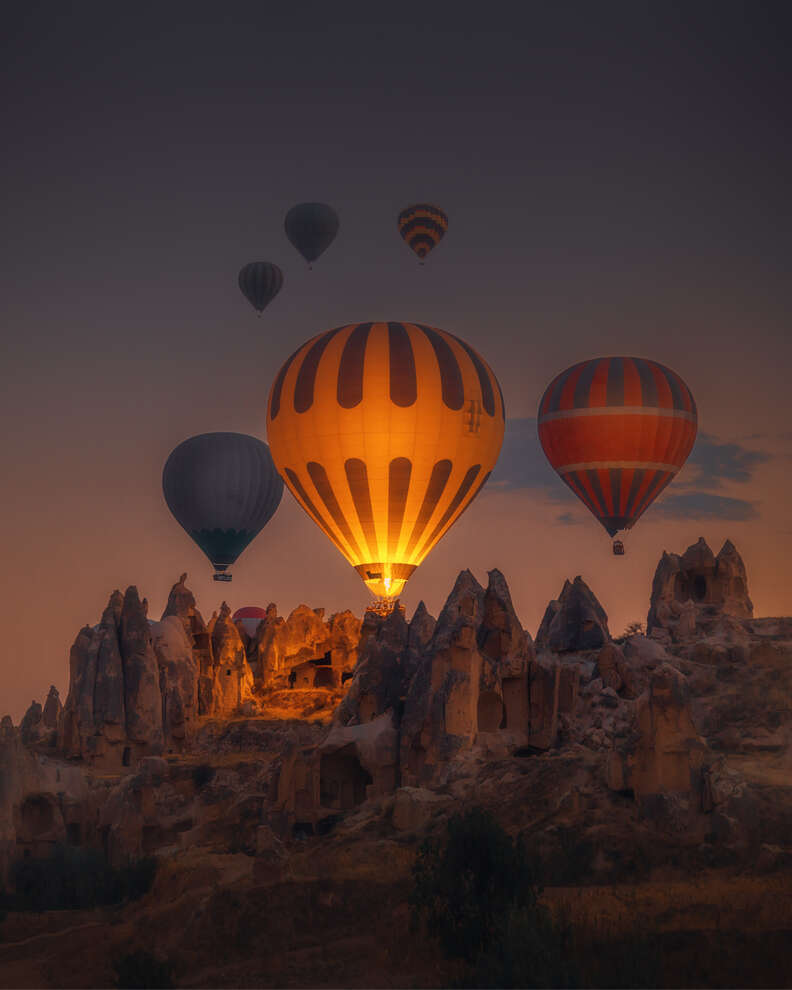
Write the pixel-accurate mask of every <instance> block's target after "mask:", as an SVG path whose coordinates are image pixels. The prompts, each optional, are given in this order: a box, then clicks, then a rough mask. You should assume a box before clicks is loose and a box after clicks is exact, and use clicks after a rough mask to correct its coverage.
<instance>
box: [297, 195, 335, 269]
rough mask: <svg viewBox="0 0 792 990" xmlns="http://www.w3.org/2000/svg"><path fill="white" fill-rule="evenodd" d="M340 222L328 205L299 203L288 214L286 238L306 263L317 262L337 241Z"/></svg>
mask: <svg viewBox="0 0 792 990" xmlns="http://www.w3.org/2000/svg"><path fill="white" fill-rule="evenodd" d="M339 226H340V220H339V219H338V214H337V213H336V211H335V210H334V209H333V207H332V206H328V205H327V203H298V204H297V205H296V206H293V207H292V208H291V209H290V210H289V212H288V213H287V214H286V220H285V221H284V227H285V229H286V236H287V237H288V238H289V240H290V241H291V242H292V244H293V245H294V246H295V247H296V248H297V250H298V251H299V252H300V254H301V255H302V256H303V258H305V260H306V261H308V262H311V261H316V259H317V258H318V257H319V255H321V254H324V252H325V251H326V250H327V248H329V247H330V245H331V244H332V243H333V241H334V240H335V236H336V234H337V233H338V228H339Z"/></svg>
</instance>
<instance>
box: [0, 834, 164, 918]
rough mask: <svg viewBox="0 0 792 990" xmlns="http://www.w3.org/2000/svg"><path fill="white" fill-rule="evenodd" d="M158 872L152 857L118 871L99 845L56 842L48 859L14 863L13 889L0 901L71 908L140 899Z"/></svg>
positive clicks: (20, 907)
mask: <svg viewBox="0 0 792 990" xmlns="http://www.w3.org/2000/svg"><path fill="white" fill-rule="evenodd" d="M156 872H157V861H156V859H154V858H152V857H148V858H146V859H141V860H138V861H137V862H134V863H130V864H129V865H127V866H123V867H121V868H119V869H114V868H113V867H111V866H110V865H109V864H108V862H107V861H106V860H105V858H104V856H102V854H101V853H99V852H97V851H96V850H94V849H76V848H74V847H73V846H56V847H55V849H54V850H53V852H52V855H51V856H49V857H47V858H46V859H20V860H17V861H16V862H15V863H14V864H12V866H11V874H10V876H11V884H12V887H13V893H7V894H6V895H5V900H4V904H2V905H0V906H3V907H6V908H8V909H10V910H14V911H68V910H74V909H80V908H83V909H84V908H93V907H99V906H103V905H107V904H118V903H120V902H121V901H127V900H136V899H137V898H139V897H142V896H143V894H145V893H146V892H147V891H148V890H149V889H150V888H151V884H152V883H153V881H154V876H155V874H156Z"/></svg>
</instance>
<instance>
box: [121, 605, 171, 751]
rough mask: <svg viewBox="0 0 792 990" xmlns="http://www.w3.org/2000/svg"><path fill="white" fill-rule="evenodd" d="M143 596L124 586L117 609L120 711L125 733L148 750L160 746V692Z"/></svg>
mask: <svg viewBox="0 0 792 990" xmlns="http://www.w3.org/2000/svg"><path fill="white" fill-rule="evenodd" d="M144 602H145V600H144V601H143V602H141V600H140V598H139V596H138V592H137V588H136V587H135V586H134V585H132V586H130V587H129V588H127V590H126V594H125V595H124V602H123V606H122V609H121V635H120V646H121V653H122V657H123V667H124V711H125V714H126V730H127V737H128V738H129V739H131V740H132V741H133V742H136V743H139V744H140V745H142V746H146V747H147V748H148V749H149V750H150V751H152V752H157V751H158V750H161V749H162V743H163V737H162V696H161V695H160V690H159V669H158V666H157V658H156V655H155V653H154V646H153V644H152V640H151V629H150V627H149V623H148V619H147V617H146V611H147V608H146V605H145V604H144Z"/></svg>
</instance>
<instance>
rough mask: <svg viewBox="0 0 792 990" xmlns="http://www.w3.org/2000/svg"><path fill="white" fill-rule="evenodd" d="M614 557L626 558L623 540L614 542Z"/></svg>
mask: <svg viewBox="0 0 792 990" xmlns="http://www.w3.org/2000/svg"><path fill="white" fill-rule="evenodd" d="M613 556H614V557H623V556H624V544H623V543H622V541H621V540H614V541H613Z"/></svg>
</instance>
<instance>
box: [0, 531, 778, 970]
mask: <svg viewBox="0 0 792 990" xmlns="http://www.w3.org/2000/svg"><path fill="white" fill-rule="evenodd" d="M685 596H687V597H685ZM691 596H692V597H691ZM353 643H354V648H353V645H352V644H353ZM334 651H335V652H334ZM353 657H354V659H353ZM328 668H329V671H328ZM323 669H324V670H325V671H328V673H327V674H325V677H326V678H327V680H326V682H325V686H322V685H318V686H317V683H316V676H317V672H318V671H320V670H323ZM291 670H295V672H296V673H297V674H299V676H305V677H306V678H307V677H308V676H309V675H310V674H311V673H312V671H313V678H314V679H313V682H312V683H308V682H307V681H306V682H304V683H302V684H301V683H300V682H299V681H298V682H297V683H295V684H294V686H293V687H289V686H288V683H289V682H288V673H289V672H290V671H291ZM119 671H120V675H119V673H118V672H119ZM127 671H129V673H127ZM301 671H305V672H306V673H305V674H304V675H303V674H302V673H300V672H301ZM350 674H351V675H352V676H351V677H350V676H348V675H350ZM344 675H347V676H344ZM224 678H225V679H226V680H223V679H224ZM295 681H297V678H296V677H295ZM90 684H93V694H92V695H91V692H90V689H89V685H90ZM155 692H156V693H155ZM284 698H285V699H286V700H285V701H284ZM89 701H90V704H89ZM298 701H299V703H298ZM286 702H288V705H287V707H286V708H285V709H282V706H283V705H285V704H286ZM58 705H59V702H58V699H57V692H55V694H54V695H53V692H52V691H51V692H50V696H49V698H48V700H47V704H46V705H45V706H44V707H43V708H42V707H41V706H38V705H34V706H31V710H30V711H29V712H28V714H27V715H26V716H25V720H23V726H22V727H20V729H16V728H14V727H13V725H11V723H10V720H8V719H6V720H4V721H3V725H2V728H1V729H0V767H2V768H3V773H2V774H0V864H2V867H3V869H5V868H7V864H8V863H9V862H10V861H11V859H12V858H14V857H15V856H18V855H20V854H21V853H23V852H25V851H27V852H29V853H31V854H33V855H41V854H43V853H44V852H46V850H47V849H48V848H51V847H52V845H53V844H54V843H55V842H73V843H75V842H79V843H80V844H85V845H98V846H100V847H101V848H104V849H105V850H106V851H107V853H108V855H109V856H110V857H111V858H112V859H113V860H114V861H116V862H123V861H125V859H126V858H128V857H130V856H132V857H135V856H140V855H144V854H148V853H156V854H157V855H158V856H160V857H162V858H163V860H164V861H165V862H167V863H169V864H171V865H170V869H171V870H176V871H178V870H179V869H180V867H179V864H183V865H184V868H186V866H187V864H188V863H192V862H193V860H192V859H191V857H192V856H193V855H194V854H195V853H197V852H198V851H202V855H204V856H209V855H214V856H220V855H228V854H229V851H232V852H233V853H234V854H235V855H237V856H242V857H243V860H245V861H246V862H247V864H248V865H247V866H246V867H245V868H244V869H243V870H242V873H243V876H242V878H241V879H240V878H237V879H236V880H234V881H233V882H234V884H237V887H235V888H234V889H240V890H245V891H247V890H251V891H252V890H254V889H256V885H262V884H263V885H265V886H266V887H267V889H270V890H271V889H272V885H273V884H275V885H279V884H280V885H288V884H292V885H293V884H294V883H295V882H297V881H296V879H295V878H296V877H298V876H303V875H305V876H307V875H308V874H307V873H305V871H306V870H308V872H309V873H310V872H311V871H312V870H314V869H319V867H318V866H308V865H307V864H308V860H305V859H304V857H303V853H302V850H303V848H305V850H306V854H307V849H308V847H304V843H305V842H306V841H308V843H309V846H311V848H315V850H316V855H319V850H322V852H321V855H322V856H323V857H329V860H328V861H329V862H332V863H334V864H335V865H334V866H333V867H332V869H336V870H337V873H336V874H333V873H332V869H331V868H330V867H326V868H325V869H323V870H321V871H320V873H321V875H322V876H323V877H324V880H323V881H322V882H323V883H324V884H325V885H326V884H327V883H333V882H335V881H336V880H338V878H339V877H341V876H345V875H346V874H345V872H344V871H345V870H346V867H344V866H341V865H340V864H341V862H342V860H343V857H344V856H346V855H351V856H353V857H354V858H355V859H359V860H360V862H361V863H362V862H363V861H364V860H365V861H366V862H368V860H366V857H367V855H368V853H367V852H366V850H367V849H368V848H369V846H370V847H371V852H372V855H373V856H374V858H375V859H376V858H377V856H386V857H390V858H391V859H392V862H393V863H403V864H405V865H404V868H405V869H406V868H407V866H408V863H409V857H408V858H407V859H404V857H403V855H402V853H403V852H404V851H405V850H407V849H410V848H412V849H414V844H415V842H416V841H417V838H418V837H419V836H420V835H422V834H424V833H425V832H426V831H427V830H432V829H436V828H438V827H440V826H441V825H442V823H443V822H444V821H445V819H446V818H447V816H448V815H449V814H450V813H452V812H453V811H454V810H457V809H459V808H461V807H464V806H466V805H469V804H471V803H480V804H483V805H484V806H485V807H489V808H491V809H493V811H495V813H496V814H497V816H498V817H499V818H500V820H501V821H502V822H503V824H504V825H505V826H506V827H508V828H509V829H510V830H512V831H521V832H523V833H524V834H525V835H526V837H527V838H529V840H530V841H531V843H532V847H533V848H534V849H535V850H536V852H537V855H538V856H540V858H541V860H542V862H543V863H544V864H545V866H546V869H547V876H546V877H545V883H546V884H550V885H551V886H552V884H553V883H558V882H561V883H584V884H591V883H598V884H600V885H602V884H616V883H624V882H625V880H629V881H630V882H632V883H635V882H638V881H639V880H640V879H641V878H647V879H648V878H651V877H659V876H669V875H670V874H669V872H668V871H669V869H673V870H677V871H680V873H679V875H680V876H685V877H687V876H691V877H699V878H700V877H702V876H704V873H705V872H706V871H712V870H721V871H723V870H726V871H734V870H744V869H748V870H750V871H763V872H764V874H765V875H766V874H767V872H768V871H770V872H772V871H777V870H779V869H781V870H783V869H785V868H786V867H785V865H784V864H792V846H791V845H790V842H789V835H790V834H792V832H791V831H790V830H791V829H792V619H755V618H753V616H752V606H751V603H750V599H749V598H748V590H747V580H746V575H745V568H744V565H743V563H742V560H741V559H740V557H739V554H738V553H737V551H736V550H735V548H734V547H733V545H732V544H731V543H728V542H727V544H726V545H725V546H724V548H723V549H722V550H721V552H720V553H719V554H718V555H717V557H716V556H714V555H713V554H712V552H711V551H710V550H709V548H708V547H707V546H706V544H705V543H704V542H703V541H699V543H698V544H695V545H694V546H693V547H691V548H689V550H688V551H687V552H686V553H685V554H683V555H673V554H664V555H663V557H662V559H661V560H660V562H659V564H658V568H657V573H656V575H655V580H654V582H653V587H652V595H651V601H650V611H649V623H648V635H647V636H643V635H640V634H638V635H631V636H629V637H627V638H625V639H619V640H618V641H615V640H613V639H612V638H611V636H610V633H609V630H608V625H607V616H606V615H605V612H604V610H603V609H602V607H601V605H600V604H599V602H598V601H597V600H596V597H595V596H594V594H593V592H592V591H591V589H589V588H588V587H587V585H586V584H585V582H583V581H582V579H581V578H576V579H575V580H574V581H572V582H566V583H565V585H564V588H563V589H562V591H561V594H560V595H559V598H558V599H557V600H556V601H554V602H551V603H550V605H549V606H548V609H547V612H546V614H545V617H544V619H543V621H542V624H541V626H540V629H539V631H538V632H537V636H536V641H533V640H532V639H531V636H530V635H529V634H528V633H527V632H526V631H525V630H524V629H523V628H522V626H521V624H520V622H519V619H518V617H517V616H516V614H515V611H514V608H513V605H512V602H511V598H510V595H509V591H508V587H507V585H506V581H505V579H504V578H503V576H502V575H501V574H500V572H498V571H492V572H490V574H489V577H488V582H487V585H486V587H485V586H483V585H481V584H479V582H478V581H477V580H476V578H475V577H474V576H473V575H472V574H471V573H470V572H468V571H464V572H462V573H461V574H460V575H459V577H458V578H457V581H456V583H455V585H454V588H453V589H452V591H451V593H450V595H449V597H448V599H447V601H446V603H445V606H444V607H443V609H442V611H441V613H440V615H439V616H438V618H437V620H436V621H435V620H434V619H433V618H432V617H431V616H430V615H429V614H428V612H427V610H426V608H425V607H424V606H423V603H421V605H419V606H418V608H417V609H416V611H415V614H414V615H413V616H412V618H411V620H410V621H409V622H408V621H407V619H406V618H405V616H404V615H403V613H402V612H401V611H400V610H395V611H394V612H392V613H391V614H390V615H389V616H387V617H386V618H383V617H381V616H379V615H376V614H375V613H367V614H366V615H365V617H364V619H363V621H362V623H361V622H360V621H359V620H356V619H355V618H354V616H351V615H350V614H349V613H342V614H341V616H340V617H339V616H334V617H331V619H330V620H328V621H325V620H324V616H323V613H322V612H321V610H312V609H308V608H307V607H305V606H301V607H300V608H299V609H297V610H295V611H294V612H293V613H292V615H291V616H289V617H288V618H287V619H280V618H279V617H278V616H277V611H276V610H275V609H274V607H272V608H271V610H268V614H267V618H266V619H265V620H264V621H263V622H262V623H261V624H260V625H259V628H258V629H257V631H256V634H255V636H254V637H249V636H247V634H246V633H245V631H244V630H240V629H238V628H237V627H236V626H235V625H234V623H233V622H232V620H231V618H230V609H228V608H227V607H226V606H224V607H223V609H221V611H220V613H219V614H218V615H217V616H213V618H212V620H210V622H209V623H208V624H207V625H204V623H203V620H202V619H201V617H200V613H199V612H198V611H197V608H196V606H195V601H194V598H193V597H192V595H191V593H190V592H189V591H188V589H187V588H186V587H185V584H184V577H183V578H182V579H181V580H180V581H179V582H177V584H176V585H174V588H173V590H172V592H171V596H170V598H169V602H168V606H167V607H166V610H165V613H164V614H163V617H162V619H161V620H160V621H159V622H158V623H153V622H149V621H148V619H147V618H146V608H145V601H143V602H141V601H140V600H139V598H138V596H137V592H136V591H135V589H129V590H128V591H127V594H126V595H124V596H121V595H119V594H117V593H116V594H114V596H111V599H110V602H109V604H108V609H107V610H106V611H105V613H104V615H103V617H102V621H101V622H100V623H99V625H98V626H96V627H85V628H84V629H83V630H81V631H80V634H79V635H78V637H77V640H76V642H75V646H74V647H73V649H72V657H71V678H70V690H69V697H68V699H67V703H66V705H65V706H64V709H63V711H62V712H60V713H58ZM305 705H307V706H308V709H310V711H311V712H312V714H311V716H310V718H308V717H305V716H304V715H301V714H300V711H301V710H302V708H301V706H305ZM289 706H290V707H289ZM47 712H48V714H47ZM284 712H285V713H286V714H284ZM126 747H128V748H129V753H128V759H129V761H130V765H129V766H128V767H125V766H124V755H123V754H124V750H125V748H126ZM109 754H112V757H111V756H110V755H109ZM312 844H313V845H312ZM377 844H379V845H377ZM405 844H406V845H405ZM375 846H376V847H377V848H380V852H379V853H376V854H375V853H374V849H375ZM339 856H340V857H342V859H338V858H337V857H339ZM311 862H313V860H311ZM343 862H346V860H343ZM672 863H673V864H675V865H674V866H673V868H672V867H671V865H670V864H672ZM361 868H362V867H361ZM394 868H395V867H394ZM367 869H368V867H367ZM372 869H374V867H373V866H372ZM400 869H401V867H400ZM295 871H296V872H295ZM301 871H302V872H301ZM328 871H329V872H328ZM312 875H313V874H312ZM397 875H401V874H398V870H397ZM675 875H676V874H675ZM371 877H376V878H378V879H376V881H375V886H377V889H380V887H379V886H378V885H379V884H380V881H382V883H384V882H385V879H384V877H381V875H380V874H379V873H377V872H376V870H374V873H372V874H371ZM338 882H340V880H339V881H338ZM702 882H703V881H702ZM239 884H242V887H238V885H239ZM251 885H252V886H251ZM386 886H387V885H386ZM278 889H280V888H278ZM284 889H285V888H284ZM388 889H390V888H388ZM384 890H385V888H382V891H383V892H384ZM159 896H162V891H160V892H159ZM212 896H213V895H212ZM382 896H386V894H385V893H383V894H382ZM387 896H389V895H387ZM206 903H209V902H206ZM191 924H198V921H197V916H196V917H195V918H194V919H193V922H191ZM188 927H189V926H188ZM157 937H159V936H157ZM171 942H172V943H173V944H172V945H171V948H170V950H169V951H173V952H176V953H177V954H178V952H179V948H178V946H179V945H180V944H181V943H179V942H178V939H177V938H176V936H175V934H174V935H172V936H171ZM1 960H2V953H0V961H1ZM184 965H185V966H187V967H188V969H189V966H190V965H195V963H194V962H192V963H190V962H189V961H188V960H187V959H186V957H185V961H184Z"/></svg>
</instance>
